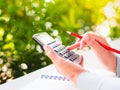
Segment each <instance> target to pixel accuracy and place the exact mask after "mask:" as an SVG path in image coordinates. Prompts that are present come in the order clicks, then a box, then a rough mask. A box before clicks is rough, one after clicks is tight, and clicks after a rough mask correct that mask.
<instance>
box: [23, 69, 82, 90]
mask: <svg viewBox="0 0 120 90" xmlns="http://www.w3.org/2000/svg"><path fill="white" fill-rule="evenodd" d="M21 90H80V89H79V88H78V87H77V86H76V85H75V84H74V83H73V82H71V81H70V80H69V79H67V78H66V77H64V76H63V75H61V74H59V73H58V72H57V71H56V69H55V68H54V69H52V70H50V71H47V72H44V73H40V77H38V78H37V79H36V80H34V81H32V82H30V83H29V84H28V85H26V86H25V87H23V88H22V89H21Z"/></svg>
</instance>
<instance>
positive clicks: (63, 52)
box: [59, 48, 68, 55]
mask: <svg viewBox="0 0 120 90" xmlns="http://www.w3.org/2000/svg"><path fill="white" fill-rule="evenodd" d="M67 52H68V49H66V48H65V49H62V50H61V51H60V52H59V54H61V55H64V54H65V53H67Z"/></svg>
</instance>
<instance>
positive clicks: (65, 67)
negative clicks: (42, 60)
mask: <svg viewBox="0 0 120 90" xmlns="http://www.w3.org/2000/svg"><path fill="white" fill-rule="evenodd" d="M44 49H45V52H46V54H47V56H49V58H50V59H51V60H52V62H53V64H54V65H55V67H56V69H57V71H58V72H59V73H61V74H63V75H64V76H66V77H68V78H69V79H70V80H72V81H73V82H74V83H76V79H77V77H78V76H79V75H80V74H81V73H82V72H87V70H85V69H84V68H83V67H82V66H83V58H82V56H81V57H80V59H82V61H81V63H80V64H79V65H78V64H75V63H73V62H71V61H69V60H66V59H64V58H62V57H60V56H58V55H57V54H56V53H55V52H54V51H53V49H52V48H51V47H49V46H47V45H46V46H44Z"/></svg>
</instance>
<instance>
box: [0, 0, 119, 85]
mask: <svg viewBox="0 0 120 90" xmlns="http://www.w3.org/2000/svg"><path fill="white" fill-rule="evenodd" d="M91 30H92V31H95V32H98V33H100V34H101V35H103V36H104V37H110V38H112V39H115V38H118V37H120V1H119V0H0V83H5V82H7V81H9V80H12V79H15V78H17V77H20V76H23V75H25V74H27V73H30V72H32V71H35V70H37V69H40V68H42V67H44V66H47V65H49V64H51V63H52V62H51V61H50V60H49V59H48V57H47V56H45V53H44V52H43V51H42V50H41V49H40V47H39V46H38V45H37V44H36V43H35V42H34V41H33V40H32V35H33V34H35V33H38V32H48V33H49V34H50V35H51V36H53V37H54V38H55V39H58V40H62V41H63V44H65V45H70V44H73V43H74V41H75V38H74V37H70V36H69V35H68V34H67V33H66V31H72V32H76V33H79V34H84V33H85V32H87V31H91Z"/></svg>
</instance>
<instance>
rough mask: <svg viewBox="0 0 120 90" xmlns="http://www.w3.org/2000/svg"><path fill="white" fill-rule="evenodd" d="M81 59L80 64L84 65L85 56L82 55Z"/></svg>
mask: <svg viewBox="0 0 120 90" xmlns="http://www.w3.org/2000/svg"><path fill="white" fill-rule="evenodd" d="M79 59H80V60H81V61H80V63H79V65H81V66H82V67H83V66H84V59H83V56H82V55H80V57H79Z"/></svg>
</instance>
